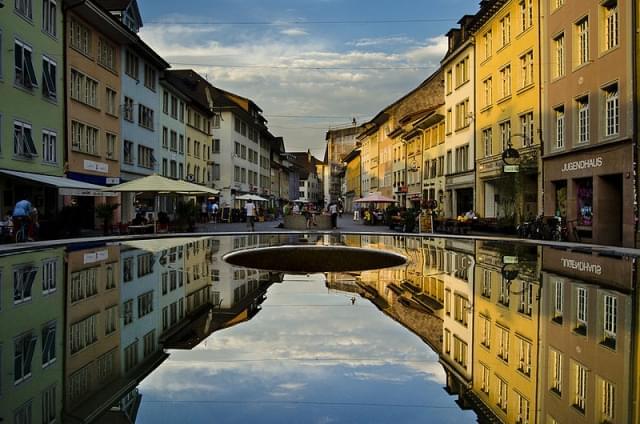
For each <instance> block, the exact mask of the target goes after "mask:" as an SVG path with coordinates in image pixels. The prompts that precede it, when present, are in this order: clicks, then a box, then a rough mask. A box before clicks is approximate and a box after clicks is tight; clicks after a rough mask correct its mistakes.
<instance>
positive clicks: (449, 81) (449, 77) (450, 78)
mask: <svg viewBox="0 0 640 424" xmlns="http://www.w3.org/2000/svg"><path fill="white" fill-rule="evenodd" d="M452 90H453V72H452V71H451V69H449V70H448V71H447V94H451V91H452Z"/></svg>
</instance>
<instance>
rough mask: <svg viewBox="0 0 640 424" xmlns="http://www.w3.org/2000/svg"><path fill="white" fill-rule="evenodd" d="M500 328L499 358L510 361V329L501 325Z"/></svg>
mask: <svg viewBox="0 0 640 424" xmlns="http://www.w3.org/2000/svg"><path fill="white" fill-rule="evenodd" d="M496 328H497V329H498V358H500V359H502V360H503V361H504V362H509V330H506V329H505V328H503V327H501V326H497V327H496Z"/></svg>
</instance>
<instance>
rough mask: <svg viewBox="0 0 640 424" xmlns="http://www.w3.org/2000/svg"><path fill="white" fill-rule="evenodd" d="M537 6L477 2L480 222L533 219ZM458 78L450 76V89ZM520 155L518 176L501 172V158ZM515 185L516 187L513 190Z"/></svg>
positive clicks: (537, 140) (527, 0) (536, 184)
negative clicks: (507, 153) (511, 151)
mask: <svg viewBox="0 0 640 424" xmlns="http://www.w3.org/2000/svg"><path fill="white" fill-rule="evenodd" d="M539 5H540V2H538V1H532V0H524V1H516V0H496V1H490V2H483V6H482V7H481V8H480V11H479V12H478V13H477V14H476V16H475V20H474V21H473V22H472V24H471V28H470V30H471V31H473V33H474V34H475V40H476V60H475V79H476V83H475V89H476V104H477V106H476V113H475V117H474V118H475V126H476V138H475V139H476V149H475V152H476V159H477V163H476V165H477V166H476V190H477V192H476V208H477V209H478V212H479V214H480V216H483V217H515V218H516V219H517V218H518V217H522V216H529V215H535V214H537V212H538V205H541V200H540V199H539V197H540V196H541V194H540V193H538V187H539V186H540V182H539V172H538V169H539V168H540V167H539V165H538V162H539V161H540V152H539V151H540V136H539V134H538V133H539V129H540V110H539V104H540V75H539V69H538V68H539V63H540V48H539V44H540V43H539V22H538V19H539ZM460 78H464V73H462V74H461V75H455V79H456V84H457V82H458V81H459V79H460ZM509 145H512V146H513V148H515V149H517V150H518V151H519V152H520V156H521V159H522V162H521V165H520V172H518V173H510V174H505V173H504V172H503V162H502V152H503V151H504V150H505V149H506V148H507V147H508V146H509ZM514 181H517V184H514Z"/></svg>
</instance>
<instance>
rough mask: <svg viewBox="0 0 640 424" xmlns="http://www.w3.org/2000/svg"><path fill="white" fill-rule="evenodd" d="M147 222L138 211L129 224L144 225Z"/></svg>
mask: <svg viewBox="0 0 640 424" xmlns="http://www.w3.org/2000/svg"><path fill="white" fill-rule="evenodd" d="M146 223H147V218H145V217H144V215H143V214H141V213H140V212H138V213H137V214H136V217H135V218H134V219H133V221H131V224H133V225H145V224H146Z"/></svg>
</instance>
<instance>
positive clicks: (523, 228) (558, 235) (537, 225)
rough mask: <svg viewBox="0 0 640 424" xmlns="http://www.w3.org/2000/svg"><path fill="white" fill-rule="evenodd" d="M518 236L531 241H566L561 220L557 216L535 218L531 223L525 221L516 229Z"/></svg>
mask: <svg viewBox="0 0 640 424" xmlns="http://www.w3.org/2000/svg"><path fill="white" fill-rule="evenodd" d="M516 229H517V232H518V236H519V237H521V238H527V239H532V240H554V241H562V240H566V237H564V236H563V234H564V232H565V231H564V230H563V225H562V218H561V217H559V216H547V217H545V216H543V215H539V216H536V217H535V218H534V219H533V220H531V221H525V222H523V223H522V224H520V225H518V227H517V228H516Z"/></svg>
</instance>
